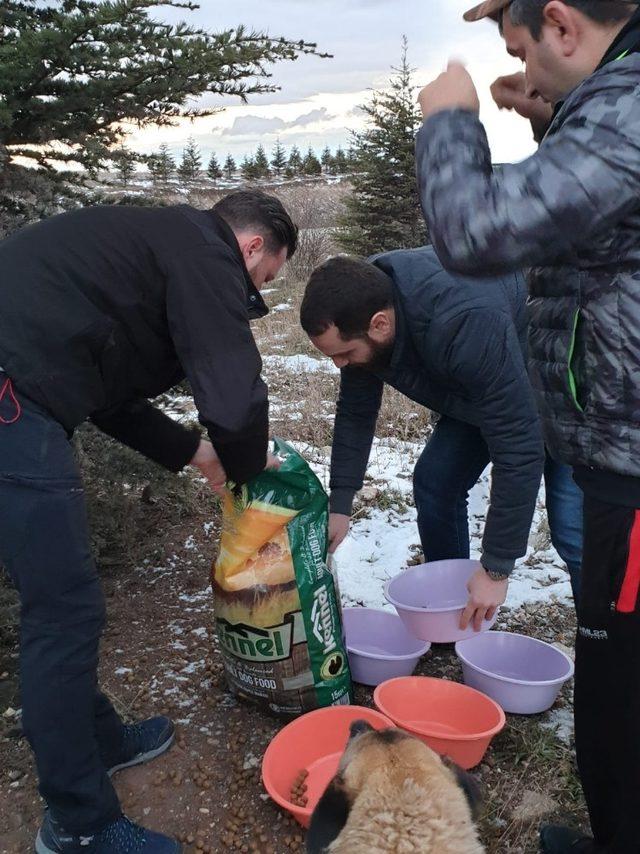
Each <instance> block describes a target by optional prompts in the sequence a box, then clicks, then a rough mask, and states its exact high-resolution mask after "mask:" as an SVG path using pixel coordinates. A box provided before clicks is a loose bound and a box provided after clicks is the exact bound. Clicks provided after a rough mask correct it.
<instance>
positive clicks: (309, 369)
mask: <svg viewBox="0 0 640 854" xmlns="http://www.w3.org/2000/svg"><path fill="white" fill-rule="evenodd" d="M263 362H264V364H265V367H267V368H271V369H272V370H276V371H290V372H292V373H296V374H301V373H307V374H315V373H323V374H338V373H340V372H339V370H338V368H336V366H335V365H334V364H333V362H332V361H331V360H330V359H313V358H311V356H305V355H304V354H303V353H299V354H298V355H296V356H265V357H264V359H263Z"/></svg>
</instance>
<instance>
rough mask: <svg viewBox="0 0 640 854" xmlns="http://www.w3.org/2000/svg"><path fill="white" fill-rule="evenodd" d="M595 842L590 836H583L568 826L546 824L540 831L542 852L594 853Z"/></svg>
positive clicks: (551, 853) (558, 853) (559, 853)
mask: <svg viewBox="0 0 640 854" xmlns="http://www.w3.org/2000/svg"><path fill="white" fill-rule="evenodd" d="M596 850H597V849H596V844H595V842H594V841H593V839H592V838H591V837H590V836H584V834H582V833H578V831H577V830H571V828H569V827H558V826H557V825H553V824H548V825H547V826H546V827H543V828H542V830H541V831H540V851H541V852H542V854H596Z"/></svg>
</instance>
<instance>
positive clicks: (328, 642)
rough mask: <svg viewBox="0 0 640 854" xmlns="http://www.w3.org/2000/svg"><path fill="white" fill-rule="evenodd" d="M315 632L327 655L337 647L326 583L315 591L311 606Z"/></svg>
mask: <svg viewBox="0 0 640 854" xmlns="http://www.w3.org/2000/svg"><path fill="white" fill-rule="evenodd" d="M311 622H312V623H313V634H314V636H315V637H316V638H317V640H318V642H319V643H321V644H322V646H323V651H324V654H325V655H329V653H331V652H333V651H334V650H335V649H336V646H337V644H336V636H335V630H334V626H333V613H332V611H331V604H330V602H329V591H328V590H327V588H326V585H324V584H323V585H322V587H318V589H317V590H314V592H313V607H312V608H311Z"/></svg>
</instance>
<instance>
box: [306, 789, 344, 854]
mask: <svg viewBox="0 0 640 854" xmlns="http://www.w3.org/2000/svg"><path fill="white" fill-rule="evenodd" d="M350 809H351V803H350V800H349V798H348V796H347V793H346V791H345V788H344V782H343V780H342V777H341V776H340V774H338V775H336V776H335V777H334V778H333V780H332V781H331V782H330V783H329V785H328V786H327V788H326V789H325V792H324V795H323V796H322V797H321V798H320V800H319V801H318V805H317V806H316V808H315V810H314V811H313V815H312V816H311V824H310V825H309V830H308V832H307V854H322V852H324V851H325V850H326V849H327V847H328V846H329V845H331V843H332V842H333V840H334V839H336V838H337V837H338V836H339V835H340V833H341V832H342V828H343V827H344V826H345V824H346V823H347V819H348V818H349V811H350Z"/></svg>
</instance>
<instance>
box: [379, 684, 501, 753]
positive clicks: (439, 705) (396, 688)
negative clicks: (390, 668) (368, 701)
mask: <svg viewBox="0 0 640 854" xmlns="http://www.w3.org/2000/svg"><path fill="white" fill-rule="evenodd" d="M373 701H374V703H375V704H376V708H377V709H379V710H380V711H381V712H382V714H383V715H386V716H387V717H388V718H391V720H392V721H393V722H394V723H395V724H396V726H399V727H400V728H401V729H404V730H406V731H407V732H410V733H411V734H412V735H416V736H418V738H421V739H422V740H423V741H424V742H425V743H426V744H428V745H429V747H430V748H431V749H432V750H435V751H436V753H440V754H442V755H443V756H448V757H449V758H450V759H453V761H454V762H456V763H457V764H458V765H459V766H460V767H461V768H474V767H475V766H476V765H478V764H479V763H480V762H481V761H482V757H483V756H484V754H485V753H486V751H487V748H488V747H489V744H490V743H491V739H492V738H493V737H494V736H495V735H497V733H499V732H500V730H501V729H502V728H503V727H504V725H505V716H504V712H503V710H502V709H501V708H500V706H499V705H498V704H497V703H496V702H495V701H494V700H492V699H491V698H490V697H486V696H485V695H484V694H481V693H480V691H474V689H473V688H468V687H467V686H466V685H460V684H458V683H457V682H449V681H448V680H446V679H432V678H431V677H428V676H406V677H402V678H400V679H390V680H389V681H388V682H384V683H383V684H382V685H378V687H377V688H376V690H375V691H374V693H373Z"/></svg>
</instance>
